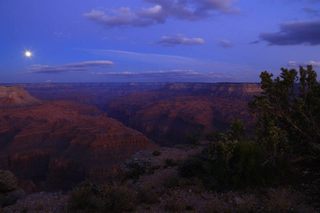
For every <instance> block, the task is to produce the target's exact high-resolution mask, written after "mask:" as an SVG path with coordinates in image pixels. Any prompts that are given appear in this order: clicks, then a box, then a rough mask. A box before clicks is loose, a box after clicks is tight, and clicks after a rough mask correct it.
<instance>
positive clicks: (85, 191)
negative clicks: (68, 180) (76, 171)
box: [68, 182, 137, 212]
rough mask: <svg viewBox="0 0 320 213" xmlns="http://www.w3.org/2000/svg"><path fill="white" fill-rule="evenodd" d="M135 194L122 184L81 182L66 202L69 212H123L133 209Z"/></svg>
mask: <svg viewBox="0 0 320 213" xmlns="http://www.w3.org/2000/svg"><path fill="white" fill-rule="evenodd" d="M136 201H137V199H136V194H135V193H134V192H133V191H132V190H130V189H128V188H127V187H124V186H114V185H102V186H97V185H94V184H91V183H88V182H86V183H82V184H80V185H79V186H78V187H77V188H75V189H74V190H73V191H72V193H71V196H70V200H69V203H68V207H69V210H70V211H71V212H124V211H130V210H134V207H135V204H136Z"/></svg>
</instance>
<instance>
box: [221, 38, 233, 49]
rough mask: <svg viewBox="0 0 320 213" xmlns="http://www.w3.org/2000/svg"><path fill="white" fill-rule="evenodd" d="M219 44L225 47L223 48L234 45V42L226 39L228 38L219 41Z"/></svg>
mask: <svg viewBox="0 0 320 213" xmlns="http://www.w3.org/2000/svg"><path fill="white" fill-rule="evenodd" d="M218 45H219V46H220V47H223V48H230V47H233V43H232V42H231V41H229V40H226V39H222V40H220V41H219V42H218Z"/></svg>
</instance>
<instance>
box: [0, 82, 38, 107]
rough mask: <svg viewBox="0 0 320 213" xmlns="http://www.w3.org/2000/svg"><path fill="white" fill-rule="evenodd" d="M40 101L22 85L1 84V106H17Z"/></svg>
mask: <svg viewBox="0 0 320 213" xmlns="http://www.w3.org/2000/svg"><path fill="white" fill-rule="evenodd" d="M37 103H40V101H39V100H37V99H36V98H34V97H32V96H31V95H30V94H29V93H28V92H27V91H26V90H24V89H23V88H21V87H4V86H0V107H13V106H14V107H17V106H25V105H33V104H37Z"/></svg>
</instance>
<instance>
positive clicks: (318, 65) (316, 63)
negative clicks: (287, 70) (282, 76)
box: [288, 60, 320, 68]
mask: <svg viewBox="0 0 320 213" xmlns="http://www.w3.org/2000/svg"><path fill="white" fill-rule="evenodd" d="M308 65H312V66H313V67H315V68H320V61H314V60H310V61H308V62H297V61H289V62H288V66H289V67H292V68H297V67H300V66H308Z"/></svg>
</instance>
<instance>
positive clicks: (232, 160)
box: [179, 121, 288, 190]
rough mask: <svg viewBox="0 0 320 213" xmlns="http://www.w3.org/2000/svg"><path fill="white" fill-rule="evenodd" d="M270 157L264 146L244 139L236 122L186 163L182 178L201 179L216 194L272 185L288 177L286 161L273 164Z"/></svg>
mask: <svg viewBox="0 0 320 213" xmlns="http://www.w3.org/2000/svg"><path fill="white" fill-rule="evenodd" d="M268 156H269V155H268V151H267V150H265V149H264V146H261V144H260V143H257V142H255V141H253V140H249V139H247V138H246V137H245V134H244V128H243V125H242V123H241V122H240V121H236V122H235V123H233V124H232V125H231V127H230V130H229V131H228V132H226V133H224V134H222V133H220V134H218V135H216V136H215V141H214V142H212V143H210V144H209V145H208V147H207V148H205V149H204V150H203V152H202V153H201V154H200V155H198V156H195V157H193V158H190V159H188V160H187V161H185V162H184V163H183V164H182V165H181V166H180V167H179V174H180V175H181V176H182V177H185V178H193V177H196V178H199V179H201V180H202V182H203V184H204V185H206V186H207V187H209V188H211V189H214V190H225V189H240V188H246V187H255V186H264V185H269V184H273V183H274V182H275V181H276V180H278V179H279V178H281V177H282V176H283V175H284V174H287V171H288V167H287V163H286V159H285V158H277V161H276V162H273V161H272V162H271V161H269V160H268Z"/></svg>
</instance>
